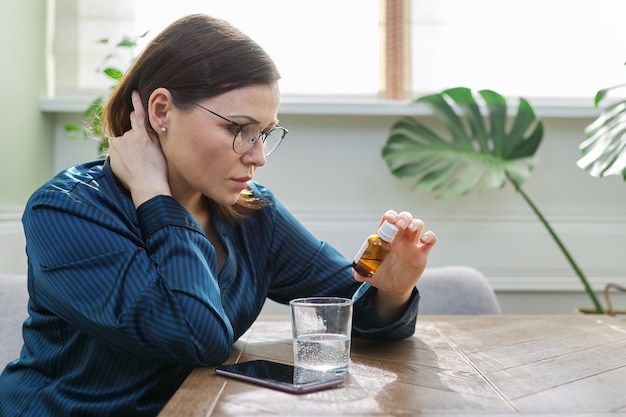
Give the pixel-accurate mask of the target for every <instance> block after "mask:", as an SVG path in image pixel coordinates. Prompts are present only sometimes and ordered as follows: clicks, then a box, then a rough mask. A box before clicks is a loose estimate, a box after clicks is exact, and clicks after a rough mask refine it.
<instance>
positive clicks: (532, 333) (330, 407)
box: [159, 315, 626, 417]
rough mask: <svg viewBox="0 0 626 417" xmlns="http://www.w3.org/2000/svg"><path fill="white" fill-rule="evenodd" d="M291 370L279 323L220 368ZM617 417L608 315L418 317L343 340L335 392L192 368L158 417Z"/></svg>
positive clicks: (623, 391)
mask: <svg viewBox="0 0 626 417" xmlns="http://www.w3.org/2000/svg"><path fill="white" fill-rule="evenodd" d="M258 358H265V359H271V360H276V361H280V362H286V363H293V353H292V347H291V327H290V323H289V320H288V318H276V319H274V320H260V321H258V322H257V323H256V324H255V325H254V326H253V327H252V328H251V329H250V331H248V333H246V335H245V336H244V337H243V338H242V339H241V340H239V341H238V342H237V344H236V346H235V350H234V351H233V354H232V356H231V359H230V362H239V361H247V360H252V359H258ZM608 414H619V415H624V416H626V323H625V322H623V321H620V320H618V319H615V318H611V317H608V316H593V315H588V316H576V315H572V316H569V315H563V316H420V317H419V321H418V325H417V330H416V332H415V336H414V337H411V338H409V339H405V340H401V341H397V342H374V341H369V340H363V339H356V340H353V343H352V352H351V363H350V372H349V374H348V376H347V379H346V383H345V385H344V386H343V387H340V388H335V389H331V390H326V391H319V392H314V393H310V394H305V395H293V394H287V393H283V392H279V391H274V390H270V389H267V388H262V387H258V386H255V385H251V384H248V383H245V382H239V381H235V380H232V379H228V378H225V377H222V376H217V375H216V374H215V368H198V369H195V370H194V371H193V372H192V373H191V375H190V376H189V377H188V378H187V380H186V381H185V383H184V384H183V385H182V386H181V387H180V389H179V390H178V391H177V392H176V394H175V395H174V396H173V397H172V399H171V400H170V401H169V403H168V404H167V405H166V407H165V408H164V410H163V411H162V412H161V414H159V416H160V417H166V416H176V417H184V416H212V417H216V416H238V417H241V416H314V415H315V416H319V415H321V416H438V417H444V416H453V415H454V416H466V417H469V416H490V417H497V416H509V415H521V416H539V415H541V416H542V417H546V416H602V415H608Z"/></svg>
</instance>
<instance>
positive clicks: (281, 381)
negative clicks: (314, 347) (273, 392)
mask: <svg viewBox="0 0 626 417" xmlns="http://www.w3.org/2000/svg"><path fill="white" fill-rule="evenodd" d="M215 372H217V373H218V374H220V375H225V376H230V377H233V378H237V379H241V380H244V381H248V382H253V383H256V384H259V385H263V386H266V387H269V388H274V389H279V390H282V391H288V392H293V393H305V392H311V391H316V390H320V389H323V388H331V387H336V386H338V385H341V384H342V383H343V382H344V378H343V376H341V375H339V376H337V375H333V374H329V373H325V372H320V371H313V370H309V369H304V368H295V367H294V366H292V365H287V364H284V363H278V362H271V361H266V360H254V361H249V362H241V363H235V364H231V365H222V366H218V367H217V368H216V369H215Z"/></svg>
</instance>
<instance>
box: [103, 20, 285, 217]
mask: <svg viewBox="0 0 626 417" xmlns="http://www.w3.org/2000/svg"><path fill="white" fill-rule="evenodd" d="M279 78H280V74H279V73H278V70H277V69H276V65H275V64H274V62H273V61H272V59H271V58H270V57H269V55H268V54H267V53H266V52H265V51H264V50H263V49H262V48H261V47H260V46H259V45H258V44H257V43H256V42H254V41H253V40H252V39H250V37H248V36H247V35H245V34H244V33H242V32H241V31H239V30H238V29H236V28H234V27H233V26H232V25H231V24H229V23H228V22H226V21H224V20H221V19H217V18H214V17H211V16H207V15H203V14H193V15H189V16H186V17H183V18H181V19H179V20H177V21H175V22H174V23H172V24H171V25H169V26H168V27H167V28H165V29H164V30H163V31H162V32H161V33H160V34H158V35H157V36H156V37H155V38H154V39H153V40H152V41H151V42H150V43H149V44H148V45H147V46H146V48H145V49H144V50H143V52H142V53H141V54H140V55H139V56H138V57H137V59H136V60H135V61H134V62H133V64H132V65H131V67H130V69H129V70H128V71H127V72H126V74H125V75H124V77H123V78H122V79H121V80H120V83H119V85H118V86H117V87H116V89H115V91H114V92H113V94H112V96H111V97H110V98H109V100H108V101H107V104H106V107H105V109H104V122H105V126H106V127H107V130H108V134H109V135H112V136H121V135H123V134H124V132H126V131H128V130H130V128H131V126H130V113H131V112H132V111H133V104H132V100H131V94H132V92H133V90H137V91H138V92H139V95H140V96H141V99H142V101H143V106H144V109H146V110H147V103H148V98H149V97H150V95H151V94H152V92H153V91H154V90H156V89H157V88H159V87H163V88H166V89H168V90H169V91H170V93H171V94H172V99H173V101H174V104H175V105H176V106H177V107H179V108H183V109H185V108H188V107H190V106H192V104H191V101H199V100H202V99H206V98H209V97H214V96H218V95H220V94H223V93H226V92H228V91H230V90H234V89H236V88H241V87H246V86H251V85H273V84H274V83H276V81H278V79H279ZM145 123H146V129H148V132H149V133H150V134H152V135H154V136H155V137H156V136H157V134H156V132H154V130H153V129H152V127H151V125H150V123H149V120H148V115H147V111H146V120H145ZM260 205H262V202H261V201H259V200H258V199H255V198H254V197H253V196H252V194H251V193H250V192H244V193H242V194H241V196H240V198H239V201H238V202H237V203H236V204H235V205H234V206H232V207H223V206H219V205H217V204H216V203H214V202H211V206H212V208H213V209H216V210H217V211H218V213H220V214H221V215H223V216H224V217H226V218H229V219H232V220H234V219H237V218H239V217H240V216H241V215H242V214H243V213H244V212H245V211H246V210H249V209H253V208H255V207H258V206H260Z"/></svg>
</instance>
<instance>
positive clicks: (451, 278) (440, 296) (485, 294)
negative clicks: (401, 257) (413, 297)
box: [417, 266, 502, 315]
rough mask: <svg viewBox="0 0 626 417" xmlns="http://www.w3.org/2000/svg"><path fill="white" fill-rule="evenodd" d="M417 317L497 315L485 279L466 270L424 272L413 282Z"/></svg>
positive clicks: (475, 272)
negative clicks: (431, 315)
mask: <svg viewBox="0 0 626 417" xmlns="http://www.w3.org/2000/svg"><path fill="white" fill-rule="evenodd" d="M417 288H418V289H419V290H420V294H421V299H420V304H419V313H420V314H426V315H428V314H436V315H446V314H501V313H502V310H501V309H500V304H499V302H498V299H497V298H496V294H495V292H494V290H493V288H492V287H491V285H490V284H489V282H488V281H487V278H485V276H484V275H483V274H482V273H481V272H480V271H478V270H477V269H475V268H472V267H469V266H445V267H437V268H427V269H426V271H424V274H423V275H422V277H421V278H420V279H419V281H418V282H417Z"/></svg>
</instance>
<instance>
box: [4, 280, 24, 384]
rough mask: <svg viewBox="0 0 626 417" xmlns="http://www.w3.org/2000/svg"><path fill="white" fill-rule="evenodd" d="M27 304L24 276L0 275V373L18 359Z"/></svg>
mask: <svg viewBox="0 0 626 417" xmlns="http://www.w3.org/2000/svg"><path fill="white" fill-rule="evenodd" d="M27 304H28V290H27V287H26V275H15V274H14V275H7V274H0V372H2V370H3V369H4V367H5V366H6V364H7V363H9V362H11V361H12V360H14V359H17V358H19V357H20V350H21V349H22V344H23V339H22V324H23V323H24V320H26V318H27V317H28V309H27Z"/></svg>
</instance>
